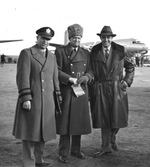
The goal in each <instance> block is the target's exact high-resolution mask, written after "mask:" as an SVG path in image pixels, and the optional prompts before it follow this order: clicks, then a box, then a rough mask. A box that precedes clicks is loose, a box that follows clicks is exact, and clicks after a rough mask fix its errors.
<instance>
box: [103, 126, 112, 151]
mask: <svg viewBox="0 0 150 167" xmlns="http://www.w3.org/2000/svg"><path fill="white" fill-rule="evenodd" d="M101 136H102V146H101V151H104V152H111V151H112V149H111V144H110V141H111V128H101Z"/></svg>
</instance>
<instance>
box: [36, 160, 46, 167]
mask: <svg viewBox="0 0 150 167" xmlns="http://www.w3.org/2000/svg"><path fill="white" fill-rule="evenodd" d="M35 165H36V167H44V166H48V165H49V163H48V162H45V161H43V162H42V163H35Z"/></svg>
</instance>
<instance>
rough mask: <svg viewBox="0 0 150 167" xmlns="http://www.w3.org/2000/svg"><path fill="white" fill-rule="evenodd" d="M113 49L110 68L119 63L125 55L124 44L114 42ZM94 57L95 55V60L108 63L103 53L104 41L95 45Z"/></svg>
mask: <svg viewBox="0 0 150 167" xmlns="http://www.w3.org/2000/svg"><path fill="white" fill-rule="evenodd" d="M111 49H112V52H111V54H112V55H111V56H112V58H111V62H110V68H109V69H110V70H111V69H113V67H114V66H115V65H116V64H117V63H119V62H120V61H121V60H122V59H123V58H124V56H125V54H124V47H123V46H121V45H118V44H116V43H114V42H112V44H111ZM92 57H93V59H94V60H97V61H101V62H103V63H104V64H106V63H107V62H106V59H105V57H104V54H103V50H102V43H100V44H98V45H96V46H94V47H93V50H92Z"/></svg>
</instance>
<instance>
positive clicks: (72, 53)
mask: <svg viewBox="0 0 150 167" xmlns="http://www.w3.org/2000/svg"><path fill="white" fill-rule="evenodd" d="M75 55H76V49H73V51H72V52H71V56H70V58H73V57H74V56H75Z"/></svg>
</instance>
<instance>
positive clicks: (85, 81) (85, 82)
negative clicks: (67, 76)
mask: <svg viewBox="0 0 150 167" xmlns="http://www.w3.org/2000/svg"><path fill="white" fill-rule="evenodd" d="M88 81H89V78H88V76H86V75H84V76H81V77H80V78H79V79H78V80H77V83H78V84H81V83H84V84H87V82H88Z"/></svg>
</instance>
